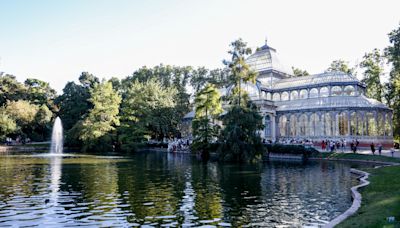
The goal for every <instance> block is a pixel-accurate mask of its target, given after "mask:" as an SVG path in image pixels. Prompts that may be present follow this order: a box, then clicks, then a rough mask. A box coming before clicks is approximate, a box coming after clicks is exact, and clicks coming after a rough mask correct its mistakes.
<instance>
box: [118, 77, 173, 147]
mask: <svg viewBox="0 0 400 228" xmlns="http://www.w3.org/2000/svg"><path fill="white" fill-rule="evenodd" d="M177 93H178V92H177V90H176V88H174V87H169V88H164V87H163V86H162V85H161V83H160V82H158V81H157V80H156V79H151V80H149V81H146V82H139V81H138V80H137V81H135V82H133V83H132V84H131V85H130V86H129V88H127V89H126V90H125V91H124V93H123V95H122V96H123V98H124V99H123V101H122V104H121V127H120V128H119V132H120V133H119V134H120V137H119V139H120V142H121V144H122V145H121V147H122V149H123V150H124V151H131V150H134V149H135V148H136V146H137V145H138V144H140V143H143V142H144V141H146V140H148V139H150V138H154V139H158V140H161V139H163V138H164V137H172V136H174V135H175V134H176V133H177V124H178V123H179V122H180V118H179V117H178V116H177V115H175V113H174V111H175V110H174V109H175V107H176V102H175V100H174V98H175V97H176V94H177Z"/></svg>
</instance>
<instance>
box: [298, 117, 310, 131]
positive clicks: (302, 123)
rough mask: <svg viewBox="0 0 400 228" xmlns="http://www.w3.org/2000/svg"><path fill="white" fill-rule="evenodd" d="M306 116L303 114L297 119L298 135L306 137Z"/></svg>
mask: <svg viewBox="0 0 400 228" xmlns="http://www.w3.org/2000/svg"><path fill="white" fill-rule="evenodd" d="M307 122H308V121H307V116H306V114H303V115H301V116H300V119H299V135H300V136H306V135H307Z"/></svg>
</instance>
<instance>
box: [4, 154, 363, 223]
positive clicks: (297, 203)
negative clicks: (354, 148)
mask: <svg viewBox="0 0 400 228" xmlns="http://www.w3.org/2000/svg"><path fill="white" fill-rule="evenodd" d="M349 169H350V164H346V163H332V162H330V163H327V162H312V163H309V164H307V165H304V164H301V163H288V162H271V163H266V164H262V165H240V166H239V165H219V164H217V163H209V164H207V165H204V164H202V163H199V162H197V161H193V160H192V159H191V158H190V157H188V156H183V155H172V154H164V153H142V154H137V155H135V156H132V157H128V158H123V159H120V158H111V157H106V158H104V157H95V156H83V157H74V156H70V157H64V158H62V157H32V156H12V155H10V156H2V157H0V175H1V178H0V186H2V187H1V188H0V226H8V225H12V226H35V225H37V226H43V225H45V226H55V227H64V226H105V227H109V226H117V227H127V226H140V225H149V226H161V225H163V226H170V227H173V226H199V225H219V226H234V227H237V226H271V227H272V226H282V225H283V226H319V225H322V224H325V223H326V222H327V221H329V220H330V219H332V218H334V217H335V216H337V215H338V214H339V213H341V212H343V211H345V210H346V209H347V208H348V207H349V206H350V204H351V196H350V190H349V189H350V187H351V186H352V185H355V184H356V183H357V181H356V179H355V178H354V177H352V176H351V175H350V173H349Z"/></svg>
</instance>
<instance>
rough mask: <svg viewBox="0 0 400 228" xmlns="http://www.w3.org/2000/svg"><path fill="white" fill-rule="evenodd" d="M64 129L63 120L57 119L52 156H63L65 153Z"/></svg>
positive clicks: (52, 138)
mask: <svg viewBox="0 0 400 228" xmlns="http://www.w3.org/2000/svg"><path fill="white" fill-rule="evenodd" d="M63 141H64V139H63V127H62V123H61V119H60V118H59V117H57V118H56V120H55V121H54V125H53V133H52V134H51V146H50V154H62V153H63V143H64V142H63Z"/></svg>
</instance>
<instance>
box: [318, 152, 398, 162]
mask: <svg viewBox="0 0 400 228" xmlns="http://www.w3.org/2000/svg"><path fill="white" fill-rule="evenodd" d="M314 157H315V158H328V159H329V158H332V159H346V160H363V161H377V162H395V163H400V158H392V157H387V156H379V155H368V154H349V153H319V154H318V155H316V156H314Z"/></svg>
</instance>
